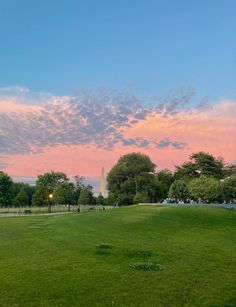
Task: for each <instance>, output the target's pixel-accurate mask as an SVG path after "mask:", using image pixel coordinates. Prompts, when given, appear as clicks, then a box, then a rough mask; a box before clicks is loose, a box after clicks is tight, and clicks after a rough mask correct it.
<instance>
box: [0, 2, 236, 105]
mask: <svg viewBox="0 0 236 307" xmlns="http://www.w3.org/2000/svg"><path fill="white" fill-rule="evenodd" d="M235 11H236V1H235V0H205V1H202V0H198V1H189V0H188V1H187V0H178V1H177V0H172V1H164V0H163V1H160V0H155V1H152V0H135V1H134V0H119V1H111V0H109V1H108V0H99V1H96V0H93V1H92V0H86V1H85V0H50V1H49V0H40V1H32V0H21V1H18V0H0V37H1V47H0V71H1V74H0V87H6V86H26V87H28V88H30V89H31V90H32V91H42V92H50V93H53V94H56V95H70V94H73V92H75V91H77V90H79V89H81V88H90V89H94V88H97V87H103V86H104V87H114V88H116V89H121V88H125V87H131V88H132V90H133V91H134V92H135V93H137V94H139V95H144V96H152V95H156V96H161V97H164V96H166V95H167V94H168V92H169V91H170V90H173V89H175V88H178V87H189V86H190V87H192V88H193V89H194V91H195V93H196V97H197V98H198V97H205V96H206V97H208V99H209V100H210V101H214V100H220V99H234V98H235V37H236V28H235Z"/></svg>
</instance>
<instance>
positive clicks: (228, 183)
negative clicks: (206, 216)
mask: <svg viewBox="0 0 236 307" xmlns="http://www.w3.org/2000/svg"><path fill="white" fill-rule="evenodd" d="M222 196H223V199H224V200H225V201H226V202H231V201H236V174H234V175H231V176H230V177H228V178H226V179H225V180H224V181H223V182H222Z"/></svg>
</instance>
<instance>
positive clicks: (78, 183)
mask: <svg viewBox="0 0 236 307" xmlns="http://www.w3.org/2000/svg"><path fill="white" fill-rule="evenodd" d="M84 180H85V178H84V177H83V176H80V175H76V176H74V181H75V183H74V186H75V188H74V198H75V203H76V204H77V205H78V202H79V196H80V192H81V191H82V189H84V188H85V187H86V185H85V183H84Z"/></svg>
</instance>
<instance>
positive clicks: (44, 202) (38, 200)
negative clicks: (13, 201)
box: [32, 185, 49, 207]
mask: <svg viewBox="0 0 236 307" xmlns="http://www.w3.org/2000/svg"><path fill="white" fill-rule="evenodd" d="M48 205H49V195H48V191H47V190H46V189H45V188H44V187H43V186H42V185H38V186H37V187H36V190H35V193H34V195H33V197H32V206H35V207H42V206H48Z"/></svg>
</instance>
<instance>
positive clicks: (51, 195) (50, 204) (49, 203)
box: [48, 193, 53, 213]
mask: <svg viewBox="0 0 236 307" xmlns="http://www.w3.org/2000/svg"><path fill="white" fill-rule="evenodd" d="M52 197H53V194H52V193H51V194H49V202H48V213H51V206H52Z"/></svg>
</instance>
